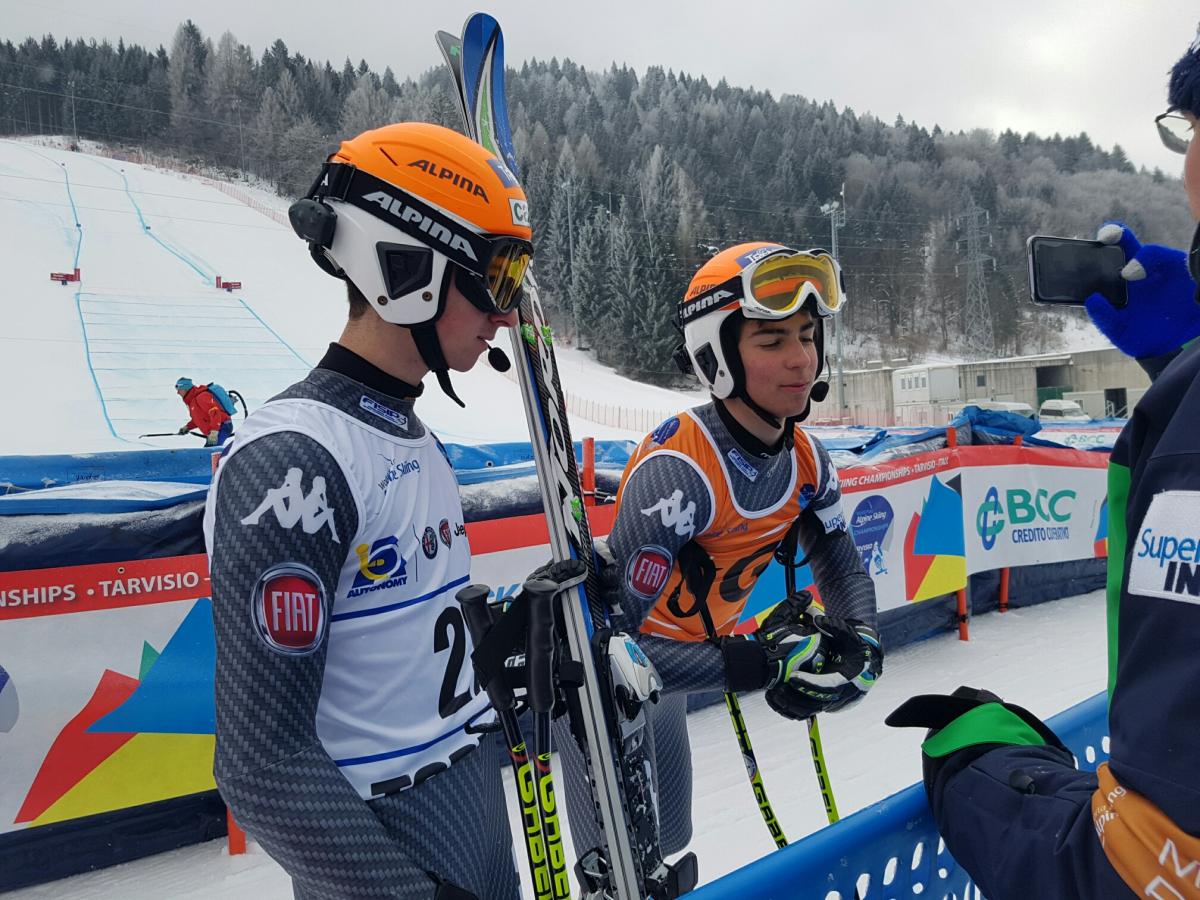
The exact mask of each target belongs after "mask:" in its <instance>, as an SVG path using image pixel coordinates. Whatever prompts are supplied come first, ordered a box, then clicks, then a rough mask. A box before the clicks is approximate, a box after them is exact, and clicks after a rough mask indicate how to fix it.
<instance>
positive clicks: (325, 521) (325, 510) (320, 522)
mask: <svg viewBox="0 0 1200 900" xmlns="http://www.w3.org/2000/svg"><path fill="white" fill-rule="evenodd" d="M303 481H304V473H303V472H302V471H301V470H300V469H298V468H293V469H288V470H287V475H285V476H284V478H283V484H282V485H281V486H279V487H277V488H271V490H269V491H267V495H266V496H265V497H264V498H263V501H262V503H260V504H258V508H257V509H255V510H254V512H252V513H250V515H248V516H246V518H244V519H242V520H241V521H242V524H243V525H257V524H258V523H259V520H260V519H261V518H262V517H263V516H264V515H265V514H266V513H267V512H274V513H275V518H276V520H277V521H278V522H279V525H280V527H282V528H284V529H287V530H291V529H292V528H293V527H294V526H295V525H296V523H297V522H299V523H300V527H301V528H303V529H304V533H305V534H316V533H317V532H319V531H320V530H321V529H322V528H324V527H326V526H328V527H329V534H330V535H331V536H332V537H333V542H334V543H335V544H340V543H341V541H340V540H338V536H337V527H336V526H335V525H334V523H333V507H331V506H330V505H329V501H327V500H326V499H325V479H324V477H323V476H321V475H317V476H315V477H314V478H313V480H312V490H311V491H309V492H308V496H305V494H304V488H303V487H302V483H303Z"/></svg>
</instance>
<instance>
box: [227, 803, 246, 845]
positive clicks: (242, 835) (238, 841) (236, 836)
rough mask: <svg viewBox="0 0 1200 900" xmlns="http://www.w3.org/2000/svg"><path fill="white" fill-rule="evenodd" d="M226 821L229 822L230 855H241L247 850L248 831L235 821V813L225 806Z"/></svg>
mask: <svg viewBox="0 0 1200 900" xmlns="http://www.w3.org/2000/svg"><path fill="white" fill-rule="evenodd" d="M225 821H226V822H227V823H228V824H229V855H230V856H240V855H241V854H243V853H245V852H246V832H244V831H242V829H241V827H240V826H239V825H238V823H237V822H235V821H233V813H231V812H230V811H229V807H225Z"/></svg>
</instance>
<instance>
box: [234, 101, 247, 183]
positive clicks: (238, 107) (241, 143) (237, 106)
mask: <svg viewBox="0 0 1200 900" xmlns="http://www.w3.org/2000/svg"><path fill="white" fill-rule="evenodd" d="M233 108H234V110H235V111H236V112H237V120H238V150H239V151H240V156H241V159H242V181H246V180H247V179H246V141H245V139H244V138H243V137H242V98H241V97H234V98H233Z"/></svg>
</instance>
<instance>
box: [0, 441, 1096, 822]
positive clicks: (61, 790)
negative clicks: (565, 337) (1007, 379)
mask: <svg viewBox="0 0 1200 900" xmlns="http://www.w3.org/2000/svg"><path fill="white" fill-rule="evenodd" d="M1106 462H1107V457H1106V456H1105V455H1103V454H1100V453H1094V452H1092V453H1088V452H1082V451H1074V450H1051V449H1041V448H1025V447H995V446H990V447H988V446H984V447H963V448H957V449H946V450H938V451H935V452H930V453H924V454H920V455H916V456H911V457H906V458H903V459H899V460H895V461H892V462H885V463H881V464H879V465H872V466H860V467H856V468H852V469H846V470H843V471H842V472H840V473H839V474H840V477H841V483H842V493H843V506H844V511H845V513H846V515H847V518H848V521H849V523H850V527H851V531H852V534H853V536H854V540H855V544H856V545H857V547H858V550H859V553H860V555H861V558H862V561H863V566H864V567H865V568H866V570H867V571H868V572H869V573H870V575H871V577H872V578H873V579H874V581H875V586H876V592H877V596H878V600H879V607H880V609H893V608H898V607H903V606H905V605H907V604H910V603H915V602H919V601H921V600H925V599H929V598H931V597H937V596H940V595H943V594H947V593H950V592H953V591H955V590H957V589H959V588H961V587H962V586H963V585H964V584H965V583H966V579H967V574H968V573H969V572H979V571H984V570H988V569H996V568H1000V567H1004V566H1017V565H1028V564H1031V563H1041V562H1053V561H1063V560H1069V559H1081V558H1089V557H1092V556H1103V555H1105V554H1106V553H1107V541H1108V533H1107V526H1106V522H1105V513H1106V511H1105V503H1104V500H1105V495H1104V492H1105V486H1106V485H1105V465H1106ZM614 512H615V510H614V508H613V507H612V506H602V507H591V508H589V517H590V519H591V525H592V531H593V533H594V534H595V535H596V536H597V537H602V536H605V535H607V534H608V532H609V531H610V530H611V528H612V521H613V515H614ZM467 538H468V540H469V541H470V543H471V548H472V552H473V555H474V558H473V564H472V572H471V577H472V580H474V581H476V582H481V583H485V584H488V585H490V586H491V587H492V589H493V591H494V594H495V595H497V596H500V597H507V596H511V595H513V594H514V593H515V592H516V591H517V590H518V589H519V586H520V582H521V580H522V579H524V578H525V577H526V575H527V574H528V573H529V572H531V571H532V570H533V569H535V568H536V567H537V566H539V565H541V564H542V563H544V562H546V561H548V560H549V559H550V550H549V546H548V540H547V533H546V525H545V519H544V518H543V517H542V516H540V515H534V516H523V517H515V518H508V519H499V520H491V521H488V522H478V523H469V524H468V525H467ZM383 549H386V548H381V552H380V556H379V558H380V559H381V560H385V558H386V554H384V553H383ZM381 564H382V563H381ZM389 571H390V570H389ZM797 581H798V585H799V586H800V587H805V586H808V585H811V583H812V576H811V572H810V570H809V569H807V568H805V569H802V570H801V571H800V573H799V575H798V579H797ZM209 593H210V587H209V580H208V572H207V568H206V559H205V556H204V555H203V554H195V555H190V556H179V557H171V558H164V559H150V560H130V561H126V562H121V563H103V564H95V565H82V566H73V567H62V568H53V569H37V570H30V571H24V572H7V573H0V744H2V749H3V756H4V766H5V777H4V779H3V781H2V782H0V833H2V832H5V831H12V830H16V829H22V828H27V827H31V826H37V825H43V824H48V823H51V822H61V821H65V820H68V819H73V818H78V817H82V816H89V815H94V814H97V813H103V812H108V811H111V810H116V809H123V808H127V807H130V806H135V805H139V804H143V803H151V802H154V801H157V800H163V799H167V798H170V797H177V796H183V795H186V794H189V793H195V792H198V791H204V790H210V789H212V787H213V780H212V753H213V745H214V737H213V730H214V722H215V715H214V709H213V664H214V660H215V647H214V641H213V629H212V606H211V601H210V600H209ZM783 593H784V579H783V572H782V570H781V568H780V567H779V566H778V565H777V564H774V563H773V564H772V565H771V566H770V567H768V569H767V570H766V571H765V572H764V573H763V575H762V576H761V577H760V579H759V581H758V584H757V586H756V588H755V590H754V592H753V593H752V594H751V595H750V598H749V599H748V601H747V604H746V608H745V611H744V613H743V616H742V619H741V621H740V623H739V625H738V629H737V630H738V631H740V632H747V631H752V630H753V629H754V628H755V627H757V624H758V622H759V621H761V619H762V617H763V616H765V615H766V614H767V612H768V611H769V610H770V609H771V608H772V607H773V606H774V605H775V604H776V603H778V602H779V600H780V599H782V597H783Z"/></svg>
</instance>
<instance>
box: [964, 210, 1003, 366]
mask: <svg viewBox="0 0 1200 900" xmlns="http://www.w3.org/2000/svg"><path fill="white" fill-rule="evenodd" d="M963 201H964V205H965V206H966V208H967V209H966V212H964V213H963V214H962V215H961V216H959V217H958V224H959V226H960V227H961V228H962V229H963V230H964V231H965V232H966V233H965V235H964V236H963V237H962V238H960V239H959V240H958V241H957V242H956V244H957V246H958V248H959V249H963V245H964V244H965V245H966V253H967V258H966V260H965V262H964V263H963V264H964V265H965V266H966V267H967V305H966V309H965V310H964V316H963V318H964V325H963V337H964V338H965V339H966V342H967V345H968V346H969V347H971V349H973V350H975V351H976V352H978V353H980V354H982V355H983V356H985V357H986V356H990V355H991V354H993V353H994V352H995V350H996V339H995V335H994V334H993V332H992V313H991V310H989V309H988V299H987V281H986V280H985V279H984V274H983V269H984V266H985V265H989V264H990V265H991V267H992V271H993V272H994V271H995V270H996V260H995V258H994V257H991V256H989V255H988V254H986V253H984V252H983V247H984V244H985V243H986V244H987V245H988V246H991V242H992V236H991V233H990V232H989V231H988V230H987V229H988V226H989V224H990V217H989V216H988V212H987V210H985V209H981V208H980V207H978V206H977V205H976V204H975V198H974V197H972V196H971V194H970V192H969V191H968V192H965V193H964V195H963ZM954 274H955V275H957V274H958V266H955V267H954Z"/></svg>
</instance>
